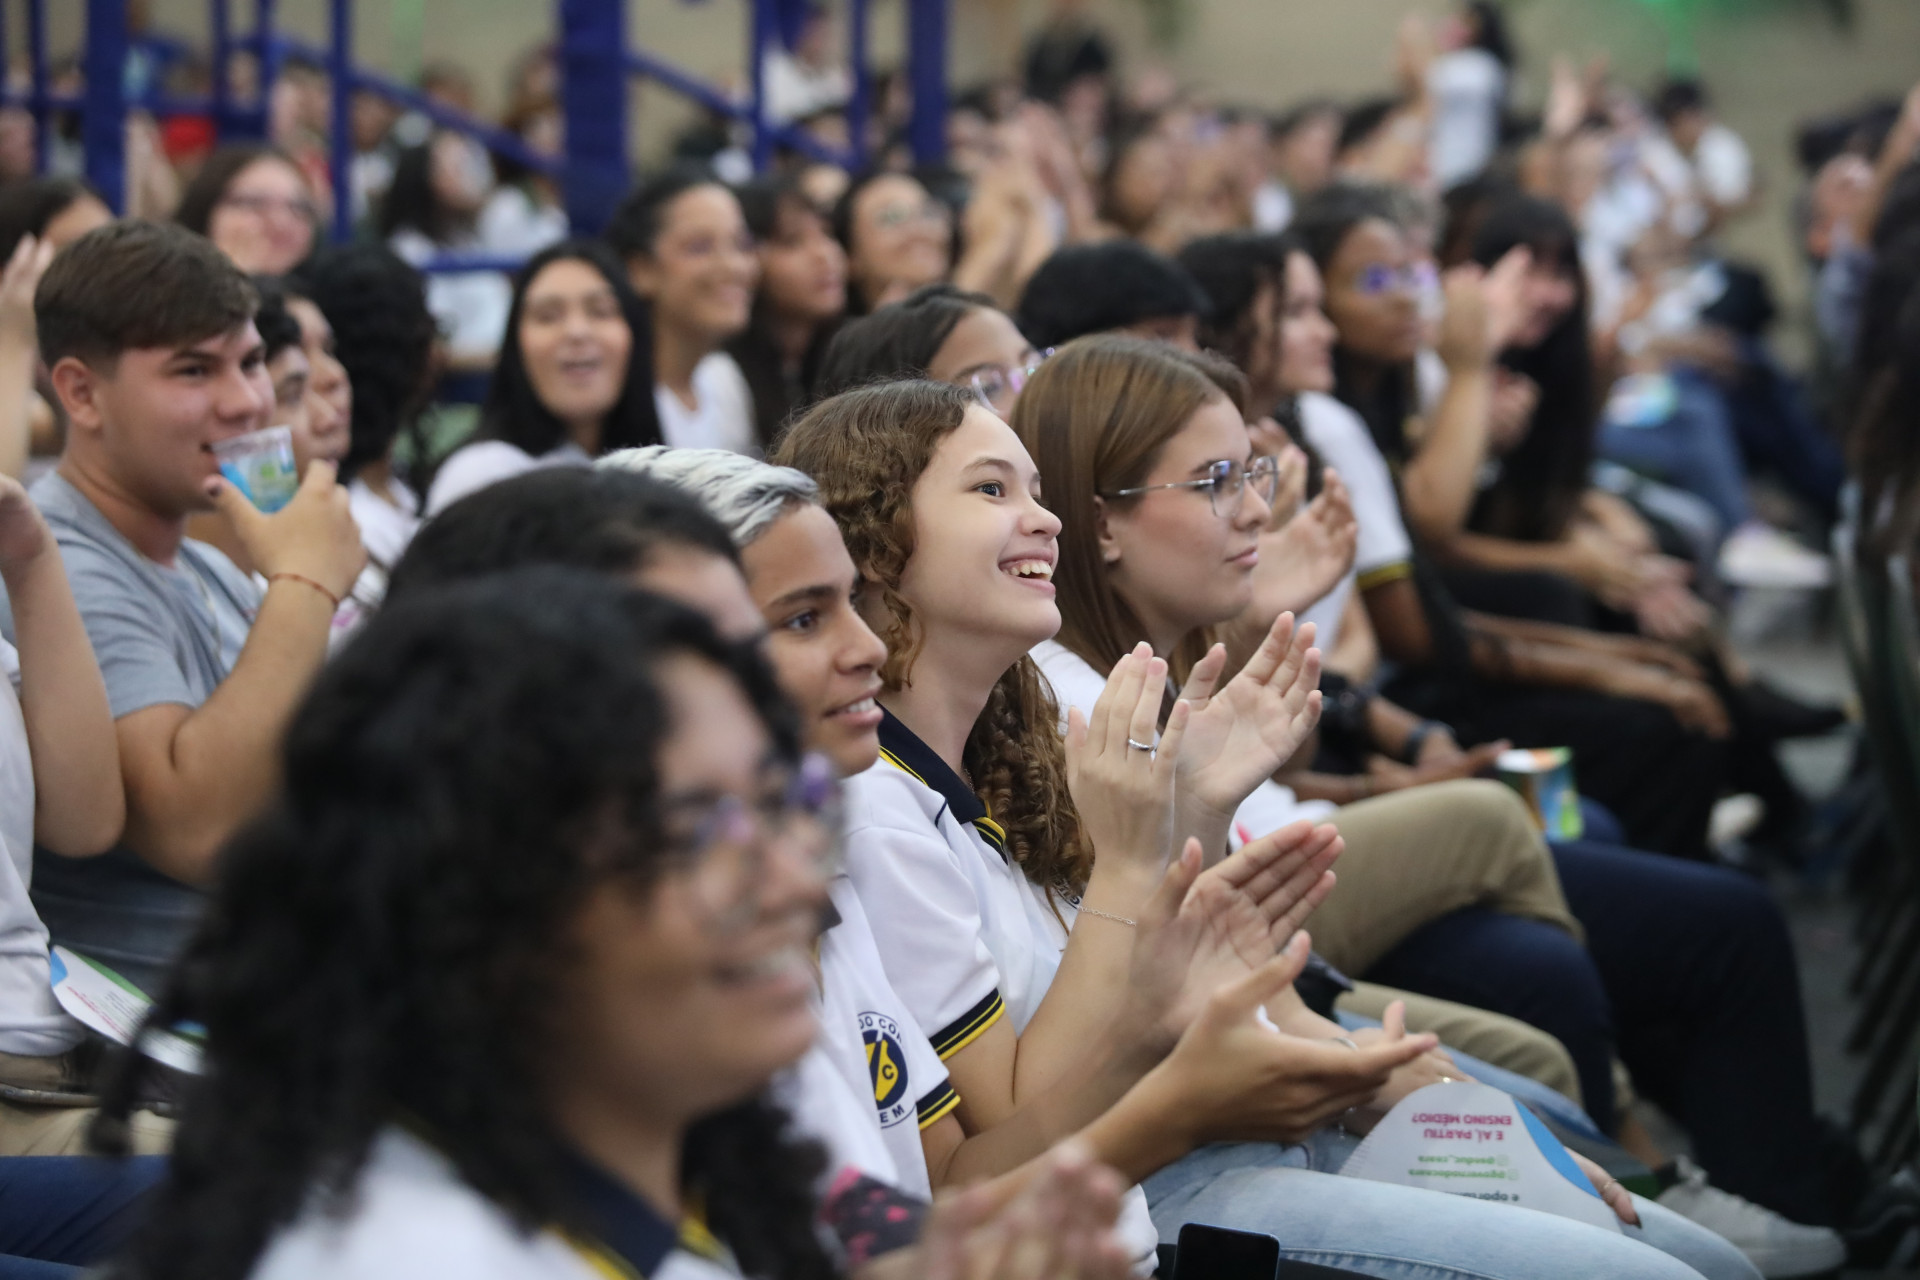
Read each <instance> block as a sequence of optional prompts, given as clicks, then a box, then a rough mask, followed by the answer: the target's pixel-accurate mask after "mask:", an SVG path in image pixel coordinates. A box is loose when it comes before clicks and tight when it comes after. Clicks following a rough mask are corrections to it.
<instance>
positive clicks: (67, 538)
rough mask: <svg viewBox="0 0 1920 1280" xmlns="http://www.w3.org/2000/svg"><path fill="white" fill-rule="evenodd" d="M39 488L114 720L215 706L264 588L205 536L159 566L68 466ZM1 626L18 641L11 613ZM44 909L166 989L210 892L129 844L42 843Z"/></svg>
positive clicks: (37, 868)
mask: <svg viewBox="0 0 1920 1280" xmlns="http://www.w3.org/2000/svg"><path fill="white" fill-rule="evenodd" d="M30 492H31V494H32V497H33V500H34V502H35V503H36V504H37V505H38V506H39V508H40V510H41V512H42V514H44V515H45V516H46V518H47V523H48V524H49V525H50V526H51V527H52V529H53V534H54V538H55V540H56V541H58V543H59V544H60V557H61V559H62V560H63V561H64V562H65V565H66V570H67V580H68V582H70V583H71V584H72V586H73V597H74V601H75V602H76V603H77V604H78V605H79V607H80V617H81V620H82V621H83V622H84V623H85V624H86V628H87V639H88V640H89V641H90V642H91V643H92V645H93V652H94V656H95V658H97V659H98V660H99V663H100V674H101V675H102V676H103V677H104V678H105V680H106V686H107V702H108V704H109V706H110V707H111V708H112V711H113V715H114V718H115V719H119V718H120V717H121V716H125V715H131V714H132V713H134V712H136V711H140V710H144V709H145V708H147V707H152V706H159V705H161V704H162V703H178V704H180V705H182V706H187V707H197V706H199V705H200V704H201V703H203V702H205V701H206V700H207V698H208V697H209V696H211V695H212V693H213V691H214V689H215V687H216V686H218V685H219V683H220V682H221V681H222V680H224V679H225V678H226V676H227V673H228V672H229V671H231V670H232V669H233V663H234V659H235V658H236V657H238V655H239V652H240V648H241V646H242V645H244V644H245V643H246V636H247V629H248V628H249V627H251V626H252V625H253V616H254V614H255V612H256V611H257V610H258V609H259V607H260V597H261V591H260V588H259V586H258V585H257V584H256V583H255V582H254V581H253V580H252V579H251V578H249V577H248V576H247V575H246V574H243V573H241V572H240V570H239V569H238V568H237V567H236V566H235V565H234V563H233V561H231V560H229V559H227V558H226V556H224V555H222V554H221V553H220V552H218V551H216V550H215V549H214V548H212V547H209V546H207V545H206V544H204V543H200V542H193V541H186V542H183V543H181V545H180V552H179V555H178V556H177V557H176V558H175V563H174V565H173V566H172V567H171V568H169V567H166V566H162V565H159V564H155V563H154V562H153V561H151V560H149V559H147V558H146V557H145V556H144V555H142V554H140V552H139V551H138V550H136V549H135V547H134V546H133V544H132V543H130V542H128V541H127V540H126V538H125V537H123V536H121V534H120V532H119V530H117V529H115V528H114V527H113V525H112V524H111V523H109V522H108V520H107V518H106V517H105V516H104V515H102V514H101V513H100V510H99V508H97V507H95V506H94V505H93V504H92V503H91V502H89V501H88V500H87V499H86V498H85V497H83V496H82V495H81V494H80V492H79V491H78V490H77V489H75V488H74V487H73V486H72V485H70V484H68V483H67V482H66V481H65V480H64V479H62V478H61V477H60V476H59V475H58V474H57V473H56V474H51V475H47V476H44V477H42V478H41V479H40V480H39V481H37V482H36V483H35V484H34V486H33V488H32V490H31V491H30ZM0 621H3V622H4V629H5V632H6V635H7V636H8V638H9V639H11V638H12V636H13V618H12V615H11V614H8V615H7V616H6V617H5V618H4V619H0ZM33 904H34V906H35V907H36V908H38V910H39V912H40V918H41V919H42V920H43V921H45V922H46V925H47V928H48V930H49V931H50V932H51V933H52V935H53V940H54V941H55V942H57V943H59V944H61V945H62V946H67V947H71V948H73V949H74V950H75V951H78V952H80V953H81V954H83V955H86V956H89V957H91V958H93V959H95V960H98V961H100V962H101V963H102V964H105V965H108V966H110V967H111V968H113V969H114V970H116V971H117V972H119V973H120V974H121V975H123V976H124V977H126V978H127V980H128V981H130V982H133V983H134V984H136V985H137V986H139V987H140V988H142V989H143V990H145V991H148V992H155V991H157V989H158V986H159V983H160V981H161V979H162V977H163V976H164V974H165V971H166V967H167V965H168V964H169V963H170V962H171V961H172V960H173V958H174V957H175V956H176V955H178V954H179V952H180V950H181V949H182V948H183V947H184V946H185V945H186V943H187V940H188V938H189V936H190V935H191V934H192V932H193V928H194V926H195V924H197V923H198V921H199V918H200V911H201V907H202V904H203V898H202V896H201V893H200V891H199V890H198V889H194V888H192V887H190V886H188V885H184V884H182V883H180V882H179V881H178V880H175V879H173V878H172V877H171V876H166V875H162V874H161V873H160V872H158V871H156V870H154V869H153V868H152V867H150V866H148V865H147V864H146V863H145V862H144V861H142V860H141V859H140V858H139V857H138V856H137V855H135V854H134V853H132V852H130V851H129V850H127V849H126V848H125V847H120V848H116V849H113V850H111V851H110V852H108V853H106V854H103V855H102V856H100V857H98V858H78V859H75V858H62V857H60V856H59V855H57V854H53V853H49V852H48V851H47V850H45V849H36V850H35V851H34V864H33Z"/></svg>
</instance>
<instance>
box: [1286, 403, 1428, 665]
mask: <svg viewBox="0 0 1920 1280" xmlns="http://www.w3.org/2000/svg"><path fill="white" fill-rule="evenodd" d="M1298 409H1299V412H1300V427H1301V432H1302V434H1304V435H1305V436H1306V438H1307V443H1308V444H1310V445H1312V446H1313V449H1314V452H1315V453H1318V454H1319V455H1320V458H1321V460H1322V461H1324V462H1325V463H1326V464H1327V465H1328V466H1330V467H1332V468H1333V469H1334V470H1335V471H1338V472H1339V473H1340V478H1341V479H1342V480H1343V481H1345V482H1346V486H1347V491H1348V492H1349V493H1350V494H1351V495H1352V498H1353V517H1354V521H1355V523H1356V524H1357V525H1358V526H1359V530H1358V538H1357V540H1356V542H1355V544H1354V552H1353V568H1351V569H1349V570H1348V571H1347V574H1346V576H1345V577H1343V578H1342V579H1341V580H1340V582H1339V585H1337V586H1335V587H1334V589H1333V590H1332V591H1329V592H1328V593H1327V594H1326V595H1325V596H1324V597H1322V598H1321V599H1320V601H1319V602H1318V603H1316V604H1315V605H1314V606H1313V607H1312V608H1310V609H1308V610H1307V611H1306V612H1305V613H1303V614H1301V615H1300V620H1301V621H1302V622H1312V623H1314V624H1315V627H1316V635H1317V637H1318V638H1317V640H1316V643H1317V644H1318V645H1319V646H1320V648H1321V650H1322V651H1323V652H1324V651H1326V650H1329V649H1331V648H1333V646H1334V645H1335V644H1337V643H1338V642H1339V639H1340V620H1341V618H1342V616H1343V615H1344V614H1345V613H1346V608H1347V600H1348V599H1349V598H1350V597H1351V596H1352V595H1353V592H1354V589H1355V588H1356V587H1357V588H1358V589H1359V590H1361V591H1371V590H1372V589H1373V588H1375V587H1378V586H1384V585H1385V584H1387V583H1389V582H1393V581H1395V580H1396V579H1399V578H1405V577H1409V576H1411V575H1412V573H1413V540H1412V539H1410V538H1409V537H1408V536H1407V526H1406V524H1405V523H1404V522H1403V521H1402V520H1401V518H1400V495H1399V494H1398V493H1397V492H1396V491H1395V490H1394V487H1393V473H1392V472H1391V471H1389V470H1388V469H1387V460H1386V459H1385V458H1384V457H1382V456H1381V453H1380V447H1379V446H1378V445H1376V444H1375V443H1374V442H1373V434H1372V433H1371V432H1369V431H1368V430H1367V424H1366V423H1365V422H1363V421H1362V420H1361V418H1360V415H1359V414H1357V413H1355V412H1354V411H1353V410H1352V409H1349V408H1348V407H1347V406H1346V405H1344V404H1342V403H1340V402H1339V401H1338V400H1336V399H1334V398H1333V397H1332V396H1329V395H1322V394H1321V393H1320V392H1318V391H1309V392H1306V393H1305V394H1303V395H1302V396H1301V397H1300V400H1299V404H1298Z"/></svg>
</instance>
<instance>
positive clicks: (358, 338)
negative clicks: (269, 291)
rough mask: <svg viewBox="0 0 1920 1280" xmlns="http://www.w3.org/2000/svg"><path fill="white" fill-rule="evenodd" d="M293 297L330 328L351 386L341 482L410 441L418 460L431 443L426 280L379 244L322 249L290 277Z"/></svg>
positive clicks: (431, 337)
mask: <svg viewBox="0 0 1920 1280" xmlns="http://www.w3.org/2000/svg"><path fill="white" fill-rule="evenodd" d="M291 283H292V285H293V287H294V289H295V291H296V292H298V293H299V294H300V295H301V296H303V297H305V298H306V299H307V300H308V301H310V302H312V303H313V305H314V306H316V307H318V308H320V313H321V314H322V315H324V316H326V318H327V323H328V324H330V325H332V326H333V342H334V354H335V355H336V356H338V357H339V360H340V363H341V364H342V365H344V366H345V367H346V370H347V379H348V381H350V382H351V383H352V384H353V428H352V429H353V436H352V439H351V441H350V442H349V443H348V445H347V456H346V457H345V458H344V459H342V460H341V463H340V480H341V483H343V484H344V483H346V482H347V481H349V480H351V479H353V477H354V473H356V472H357V471H359V470H360V468H362V467H364V466H366V465H367V464H368V463H371V462H378V461H380V460H381V459H383V458H385V457H387V455H388V454H389V453H391V452H392V450H393V443H394V441H395V440H397V439H399V438H400V436H401V435H403V434H405V435H407V436H408V438H409V440H410V442H411V443H412V445H413V456H414V457H416V458H421V459H424V458H425V457H426V454H427V447H426V446H427V442H426V440H425V439H424V438H423V436H422V433H421V429H420V415H421V414H422V412H424V411H425V409H426V407H427V402H428V400H429V399H430V398H431V396H432V393H433V383H432V372H433V371H432V361H433V341H434V337H435V336H436V333H437V329H436V327H435V325H434V320H433V313H432V312H431V311H428V310H427V280H426V277H425V276H423V275H421V274H420V272H418V271H416V270H415V269H414V268H413V267H412V266H410V265H409V264H408V263H407V262H406V261H405V260H404V259H402V258H401V257H400V255H399V254H397V253H395V252H393V250H391V249H389V248H387V247H386V246H385V245H379V244H349V245H342V246H340V247H338V248H330V249H323V250H321V251H320V253H318V254H317V255H315V256H314V257H313V258H312V259H310V260H309V261H308V262H307V263H306V264H305V265H304V266H302V267H301V268H300V269H299V271H297V272H296V273H295V274H294V275H293V276H292V277H291Z"/></svg>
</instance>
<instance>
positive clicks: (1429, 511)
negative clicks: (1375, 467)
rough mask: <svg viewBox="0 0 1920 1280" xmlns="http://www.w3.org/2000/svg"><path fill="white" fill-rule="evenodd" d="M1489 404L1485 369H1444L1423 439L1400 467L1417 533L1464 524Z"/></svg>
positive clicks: (1436, 535) (1442, 532)
mask: <svg viewBox="0 0 1920 1280" xmlns="http://www.w3.org/2000/svg"><path fill="white" fill-rule="evenodd" d="M1492 407H1493V374H1492V371H1491V370H1490V369H1488V368H1478V369H1449V370H1448V371H1447V390H1446V393H1445V394H1444V395H1442V396H1441V397H1440V403H1439V404H1438V405H1436V406H1435V407H1434V411H1433V420H1432V423H1431V425H1430V426H1429V427H1428V430H1427V434H1426V438H1425V439H1423V440H1421V442H1420V445H1419V448H1418V449H1417V450H1416V451H1415V452H1414V455H1413V457H1412V458H1410V459H1409V460H1408V461H1407V464H1406V466H1405V467H1404V468H1403V469H1402V471H1401V486H1400V487H1401V495H1402V499H1403V501H1404V503H1405V506H1406V517H1407V524H1408V525H1409V526H1410V527H1411V528H1412V529H1413V530H1414V531H1415V532H1416V533H1418V534H1420V535H1421V536H1422V537H1426V538H1432V539H1435V540H1439V539H1444V538H1447V537H1450V536H1452V535H1453V534H1456V533H1458V532H1459V531H1460V530H1461V529H1462V528H1464V527H1465V526H1466V523H1467V514H1468V512H1469V511H1471V510H1472V509H1473V500H1474V497H1475V496H1476V495H1477V493H1478V492H1479V490H1478V480H1479V475H1480V464H1481V462H1483V461H1484V460H1485V459H1486V456H1487V421H1488V417H1489V415H1490V412H1491V410H1492Z"/></svg>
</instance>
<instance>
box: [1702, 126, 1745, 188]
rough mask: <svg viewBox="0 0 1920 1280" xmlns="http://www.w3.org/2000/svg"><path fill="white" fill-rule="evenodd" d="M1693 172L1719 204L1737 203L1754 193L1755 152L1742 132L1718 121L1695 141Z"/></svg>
mask: <svg viewBox="0 0 1920 1280" xmlns="http://www.w3.org/2000/svg"><path fill="white" fill-rule="evenodd" d="M1693 172H1694V176H1695V177H1697V178H1699V180H1700V186H1701V188H1702V189H1703V190H1705V191H1706V193H1707V195H1708V196H1709V197H1711V198H1712V200H1713V202H1714V203H1715V204H1717V205H1721V206H1727V205H1737V204H1740V203H1742V202H1744V201H1745V200H1746V199H1747V197H1748V196H1750V195H1752V194H1753V153H1752V152H1751V151H1749V150H1747V144H1746V142H1745V140H1744V139H1742V138H1741V137H1740V135H1739V134H1737V133H1735V132H1734V131H1733V130H1731V129H1729V128H1727V126H1725V125H1724V124H1721V123H1720V122H1719V121H1717V120H1716V121H1714V122H1713V123H1712V124H1710V125H1708V126H1707V127H1706V129H1705V131H1704V132H1702V133H1701V135H1700V141H1699V142H1697V143H1695V144H1694V148H1693Z"/></svg>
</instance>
